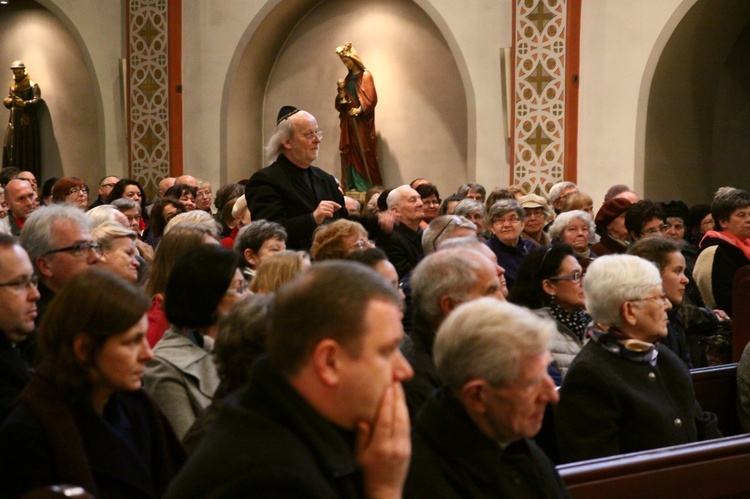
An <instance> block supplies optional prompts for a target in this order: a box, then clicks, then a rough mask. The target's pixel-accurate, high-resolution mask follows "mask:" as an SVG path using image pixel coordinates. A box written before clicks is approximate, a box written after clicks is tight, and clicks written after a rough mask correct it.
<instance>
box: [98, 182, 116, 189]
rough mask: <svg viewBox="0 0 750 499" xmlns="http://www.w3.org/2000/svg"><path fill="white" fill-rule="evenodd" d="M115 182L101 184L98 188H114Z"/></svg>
mask: <svg viewBox="0 0 750 499" xmlns="http://www.w3.org/2000/svg"><path fill="white" fill-rule="evenodd" d="M116 183H117V182H110V183H108V184H102V185H100V186H99V187H110V188H111V187H114V186H115V184H116Z"/></svg>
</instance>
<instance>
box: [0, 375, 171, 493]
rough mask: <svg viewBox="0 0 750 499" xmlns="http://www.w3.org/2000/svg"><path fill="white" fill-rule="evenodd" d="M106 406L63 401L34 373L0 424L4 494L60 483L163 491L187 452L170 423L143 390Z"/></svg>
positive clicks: (101, 490)
mask: <svg viewBox="0 0 750 499" xmlns="http://www.w3.org/2000/svg"><path fill="white" fill-rule="evenodd" d="M104 412H105V416H104V417H102V416H100V415H99V414H97V413H96V412H95V411H94V410H93V409H92V408H91V406H89V405H86V404H83V405H70V404H68V403H66V402H64V401H63V399H62V398H61V397H60V395H59V393H58V392H57V391H56V390H55V389H54V388H53V387H52V386H51V385H50V384H49V383H48V382H46V381H45V380H44V379H43V378H41V377H40V376H39V375H36V377H35V378H33V379H32V381H31V382H30V383H29V385H28V386H27V387H26V389H25V390H24V392H23V395H22V402H21V404H20V405H19V406H18V407H16V409H15V410H14V411H13V412H12V413H11V414H10V416H8V418H7V419H6V420H5V423H4V424H3V426H2V429H0V449H2V452H0V483H1V484H2V487H0V497H18V496H20V495H22V494H24V493H26V492H28V491H30V490H33V489H35V488H38V487H42V486H49V485H56V484H63V483H65V484H69V485H78V486H81V487H84V488H85V489H86V490H87V491H89V492H91V493H93V494H95V495H96V497H106V498H123V499H125V498H153V497H159V496H161V494H162V493H163V492H164V490H165V489H166V485H167V483H168V482H169V480H170V479H171V478H172V477H173V476H174V474H175V473H176V471H177V469H178V468H179V467H180V466H181V465H182V463H183V462H184V460H185V454H184V451H183V450H182V448H181V447H180V444H179V442H178V441H177V437H175V435H174V433H173V432H172V429H171V428H170V427H169V423H167V421H166V419H165V418H164V416H163V415H162V414H161V413H159V412H158V410H157V409H156V406H155V405H154V403H153V402H152V401H151V400H150V399H149V398H148V396H147V395H146V394H145V393H144V392H143V391H141V390H139V391H137V392H132V393H122V392H121V393H115V394H114V395H112V397H111V398H110V400H109V402H108V403H107V406H106V407H105V410H104ZM115 428H117V429H115ZM125 428H127V429H126V430H125ZM122 434H126V435H127V437H125V438H123V436H122Z"/></svg>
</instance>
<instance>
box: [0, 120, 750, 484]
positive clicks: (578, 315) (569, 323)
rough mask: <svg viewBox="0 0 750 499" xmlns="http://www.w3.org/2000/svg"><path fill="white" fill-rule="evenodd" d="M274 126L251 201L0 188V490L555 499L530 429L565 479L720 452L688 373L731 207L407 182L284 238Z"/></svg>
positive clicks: (281, 164)
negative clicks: (628, 461) (682, 451)
mask: <svg viewBox="0 0 750 499" xmlns="http://www.w3.org/2000/svg"><path fill="white" fill-rule="evenodd" d="M288 113H292V114H290V115H289V116H286V117H283V116H280V118H283V119H281V121H280V122H279V125H278V127H279V129H280V133H281V135H280V136H279V137H281V138H279V137H276V138H275V139H274V140H276V141H279V143H278V144H277V145H276V146H275V148H274V149H273V151H275V153H276V154H277V157H276V160H277V161H276V162H275V163H274V164H273V165H272V166H271V167H269V169H271V170H269V172H268V173H267V178H266V177H264V178H255V179H254V180H252V179H251V180H250V181H247V180H245V181H242V182H240V183H230V184H226V185H224V186H221V187H219V188H218V189H217V190H216V196H215V197H214V196H213V191H212V188H211V186H210V185H209V184H208V183H206V182H204V181H202V180H200V179H196V178H194V177H192V176H190V175H184V176H182V177H178V178H168V179H163V181H162V182H160V183H159V191H158V193H157V194H156V196H155V198H153V199H148V198H147V194H146V192H145V190H144V189H143V186H142V185H141V184H140V183H139V182H138V181H136V180H133V179H128V178H119V177H116V176H111V175H110V176H106V177H104V178H102V179H101V180H100V181H99V183H98V192H97V197H96V199H93V202H91V201H92V196H90V195H89V193H90V190H89V187H88V185H94V184H93V183H91V184H87V183H86V181H85V180H84V179H80V178H76V177H62V178H60V179H55V181H54V182H52V183H51V185H50V186H49V188H48V189H47V190H48V192H49V196H50V197H49V199H48V200H45V197H44V195H43V194H44V193H42V192H39V191H38V186H37V184H36V179H33V182H32V180H31V179H30V178H29V177H28V175H27V173H28V172H22V171H13V170H17V169H11V168H8V169H4V170H3V171H2V172H0V173H1V174H0V183H1V184H2V190H0V418H1V421H2V423H1V424H0V448H2V449H4V451H5V450H6V449H9V451H7V452H3V456H4V457H3V458H2V459H0V461H2V462H1V463H0V470H2V471H1V472H0V475H2V474H5V476H2V477H0V480H2V482H3V483H4V484H6V483H8V484H10V485H8V486H7V487H6V488H7V490H8V491H9V492H8V493H9V494H11V495H21V494H23V493H25V492H28V491H30V490H32V489H33V488H36V487H41V486H46V485H53V484H56V483H70V484H74V485H80V486H82V487H84V488H86V489H87V490H88V491H89V492H91V493H92V494H94V495H96V496H99V495H101V496H105V497H110V496H111V497H159V496H162V495H166V496H168V497H183V496H185V494H188V491H190V494H192V495H195V494H198V495H215V496H217V497H221V496H226V497H229V496H233V495H236V494H237V493H238V491H241V490H244V489H243V487H248V486H252V487H256V488H257V490H258V491H259V492H264V493H265V492H267V493H268V494H269V495H276V496H284V495H287V496H288V495H290V494H291V495H306V496H320V497H331V496H343V497H358V496H362V495H367V494H371V495H384V496H398V495H400V494H402V493H403V494H404V495H405V496H407V497H424V496H426V495H433V494H434V495H440V491H443V492H445V495H446V496H463V497H467V496H475V495H482V494H485V493H489V494H490V495H492V493H493V492H492V491H493V490H494V494H500V493H501V492H500V491H505V492H503V493H507V494H511V492H508V491H510V490H513V489H514V484H515V485H516V486H517V487H516V488H515V490H516V493H517V494H521V495H522V494H524V493H529V494H538V495H543V494H544V493H546V494H548V495H549V497H567V492H566V491H565V488H564V485H563V484H562V482H561V481H560V479H559V476H558V475H557V473H556V471H555V469H554V467H553V465H552V463H551V461H550V460H549V459H548V458H547V456H545V455H544V453H543V451H542V450H541V449H540V448H539V447H537V446H536V445H535V444H534V443H533V438H534V436H535V435H537V433H538V432H539V431H540V428H541V426H542V421H543V420H544V421H545V424H550V425H552V426H551V429H550V428H547V430H548V431H550V432H552V434H553V437H554V438H555V439H556V443H555V446H556V451H557V452H556V453H555V454H554V455H553V456H552V457H553V458H554V459H560V460H561V461H565V462H570V461H577V460H583V459H590V458H595V457H603V456H609V455H615V454H621V453H627V452H637V451H642V450H647V449H651V448H655V447H661V446H667V445H676V444H681V443H688V442H695V441H700V440H705V439H709V438H717V437H720V436H721V434H720V433H719V431H718V429H717V425H716V420H715V417H713V415H712V414H710V413H706V412H704V411H702V409H701V408H700V406H699V405H698V403H697V402H696V400H695V393H694V391H693V389H692V384H691V380H690V375H689V371H688V370H689V369H690V368H693V367H701V366H705V365H707V364H708V363H710V362H711V363H713V362H716V359H714V358H709V357H707V352H706V343H705V342H704V339H705V338H707V337H709V336H712V335H716V334H726V332H727V331H729V330H730V329H731V328H730V327H729V326H728V324H730V321H731V315H732V277H733V276H734V273H735V272H736V271H737V270H738V269H739V268H741V267H743V266H745V265H748V264H750V239H749V238H750V193H748V192H747V191H744V190H742V189H737V188H733V187H725V188H721V189H719V190H718V191H717V192H716V194H715V196H714V198H713V199H711V200H706V201H707V202H706V203H704V204H701V205H696V206H693V207H688V206H687V205H686V204H685V203H684V202H682V201H679V200H666V201H659V200H650V199H639V197H638V196H637V195H636V194H635V193H634V192H633V191H632V190H630V189H629V188H627V187H626V186H622V185H618V186H613V188H612V189H610V191H609V192H608V193H607V196H606V198H605V200H604V201H603V202H602V203H596V202H595V201H594V200H592V199H591V197H590V196H589V195H587V194H586V193H583V192H581V191H579V189H578V186H577V185H576V184H574V183H572V182H559V183H557V184H555V185H552V186H550V189H549V190H548V191H546V192H539V191H536V192H525V191H524V190H523V189H521V188H519V187H518V186H497V187H496V188H494V189H493V190H492V191H491V192H489V195H488V194H487V191H488V189H485V187H484V186H482V185H480V184H476V183H468V184H464V185H461V186H456V188H455V193H451V194H450V195H446V196H445V197H444V198H441V196H440V194H439V193H438V189H437V187H436V186H434V185H432V184H431V183H430V182H429V180H427V179H417V180H416V181H415V182H413V183H412V185H400V186H390V188H385V187H382V188H380V187H379V188H374V189H372V190H371V192H368V193H367V197H365V196H364V193H363V195H362V197H360V198H359V199H358V201H359V205H358V206H355V204H354V203H353V202H352V201H354V199H352V198H350V199H344V192H343V189H342V190H341V191H338V190H337V191H336V193H334V194H330V193H329V194H326V196H328V197H325V196H324V197H323V198H322V199H319V200H318V203H317V204H312V203H308V200H307V199H303V200H297V201H295V202H296V203H297V204H298V205H299V206H297V205H295V210H296V211H295V212H294V216H291V215H290V214H289V213H285V211H284V206H285V205H284V202H285V201H284V199H285V196H289V195H290V194H289V192H290V191H289V190H288V187H289V186H279V185H275V184H274V182H276V183H278V182H282V183H283V182H286V181H287V180H284V178H286V177H278V178H276V177H274V174H273V172H272V169H273V168H275V167H278V168H280V169H281V170H284V171H287V173H288V171H289V169H293V168H295V167H300V168H301V169H303V168H304V167H303V166H302V164H304V163H307V164H308V167H307V168H313V167H311V166H309V161H310V158H309V154H308V155H307V156H306V153H305V152H304V150H303V151H302V152H300V150H298V149H297V148H298V147H301V146H300V144H298V143H297V142H295V141H294V140H290V139H284V138H283V137H284V135H283V134H284V133H288V134H292V136H293V137H296V135H294V134H295V133H296V131H298V130H299V131H300V133H302V138H305V140H306V141H307V142H310V143H313V144H316V143H318V142H319V141H320V136H319V135H318V134H317V132H316V129H315V127H314V126H313V125H314V123H313V121H311V119H312V120H314V118H313V117H312V116H311V115H309V114H308V113H304V111H300V110H296V111H293V110H292V109H290V110H288ZM302 113H304V114H302ZM285 122H289V123H288V124H285ZM285 127H287V128H285ZM300 127H301V128H300ZM306 127H307V128H306ZM308 130H311V131H309V132H308ZM303 142H304V141H303ZM303 145H304V144H303ZM295 165H296V166H295ZM5 170H8V171H5ZM303 171H306V170H304V169H303ZM264 175H266V173H265V172H264ZM303 175H307V174H306V173H305V174H303ZM325 175H328V174H325V173H324V172H322V171H315V172H312V173H310V177H309V178H306V177H300V178H296V177H295V178H293V179H292V180H291V184H292V187H293V189H296V190H304V189H305V188H307V187H309V186H310V185H314V183H315V182H320V185H325V186H326V189H327V188H328V185H329V184H328V181H329V180H331V179H332V177H331V179H328V177H325ZM290 178H291V177H290ZM279 179H281V180H279ZM331 181H332V180H331ZM386 187H388V186H386ZM274 189H276V191H274ZM315 189H316V190H314V191H313V192H314V193H317V194H319V193H320V192H323V191H326V189H322V190H318V189H317V188H315ZM271 192H276V195H271ZM446 192H447V193H450V190H447V191H446ZM92 194H93V193H92ZM317 194H316V195H317ZM339 195H340V196H341V197H339ZM352 196H356V194H353V193H352ZM342 200H343V201H344V203H348V204H347V205H346V206H348V209H344V208H345V206H344V203H342V202H340V201H342ZM212 201H213V203H212ZM212 205H213V207H214V208H215V210H213V211H212ZM305 206H309V211H307V212H306V213H305V212H304V210H305V209H307V208H305ZM254 207H255V208H259V211H260V212H261V213H264V214H266V215H267V216H268V217H269V218H267V219H263V218H258V219H256V218H255V217H254V215H255V213H254V212H253V208H254ZM290 234H291V235H292V238H293V239H292V246H290V248H293V249H290V248H287V244H288V243H289V240H290ZM506 297H507V300H508V302H510V303H512V304H513V305H511V304H501V302H504V301H506ZM402 311H403V312H402ZM493 318H494V319H493ZM271 319H273V320H271ZM501 319H502V320H501ZM501 323H502V324H501ZM531 330H534V331H536V333H538V334H535V335H529V334H524V331H531ZM532 336H533V337H532ZM748 352H750V351H747V352H746V355H744V356H743V360H742V362H741V365H740V369H739V370H738V372H739V376H740V377H739V378H738V391H739V393H740V399H739V401H738V404H739V408H740V419H741V420H742V418H743V411H744V413H745V414H750V409H747V407H750V403H748V402H747V401H748V400H750V375H748V374H747V373H748V372H750V353H748ZM493 364H500V365H499V366H494V365H493ZM506 364H507V365H506ZM743 366H745V367H743ZM555 385H557V386H558V387H559V392H558V391H555V389H554V386H555ZM558 399H559V400H558ZM42 400H48V401H49V403H48V404H44V403H41V401H42ZM548 405H551V406H554V410H553V411H552V412H553V414H554V419H553V420H552V421H550V422H549V423H547V419H546V418H545V414H547V417H548V416H549V413H550V409H547V406H548ZM748 421H750V416H747V417H746V421H745V430H748V429H750V422H748ZM412 427H413V431H414V433H413V448H411V447H410V445H409V441H410V437H409V429H410V428H412ZM61 431H65V432H66V433H65V436H61V434H60V432H61ZM290 431H291V433H290ZM451 432H454V434H452V435H449V433H451ZM441 438H444V440H441ZM498 443H499V444H500V446H497V445H496V444H498ZM249 448H252V450H247V449H249ZM184 449H188V450H189V451H190V457H186V456H187V455H186V453H185V451H184ZM545 450H547V449H546V448H545ZM473 453H476V455H474V454H473ZM483 453H486V454H483ZM279 454H284V455H283V456H280V455H279ZM410 455H411V456H413V457H412V458H411V468H410V467H409V461H410ZM311 456H316V457H311ZM233 459H234V460H233ZM464 460H465V461H464ZM32 463H41V464H36V465H33V464H32ZM243 467H255V468H256V469H255V470H254V471H252V472H247V473H240V472H239V471H238V470H240V469H243ZM503 467H507V469H505V468H503ZM19 469H23V473H15V471H16V470H19ZM503 469H505V471H502V470H503ZM180 470H182V471H180ZM498 470H500V471H498ZM478 471H480V472H482V473H488V474H489V473H501V474H502V473H515V474H516V475H513V476H517V477H519V478H518V480H515V479H513V478H508V477H509V476H510V475H507V476H506V475H503V476H504V477H505V478H502V479H498V480H496V481H493V479H492V477H485V478H483V477H482V476H481V474H480V475H477V472H478ZM232 473H236V474H238V475H242V476H241V478H240V477H238V480H237V481H236V482H234V481H232V480H231V479H230V477H231V476H233V475H232ZM543 491H546V492H543ZM190 494H188V495H190ZM0 495H2V494H0Z"/></svg>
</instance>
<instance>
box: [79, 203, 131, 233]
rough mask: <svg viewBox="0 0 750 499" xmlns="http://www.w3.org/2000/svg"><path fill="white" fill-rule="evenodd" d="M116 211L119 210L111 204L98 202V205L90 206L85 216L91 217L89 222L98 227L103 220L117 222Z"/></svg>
mask: <svg viewBox="0 0 750 499" xmlns="http://www.w3.org/2000/svg"><path fill="white" fill-rule="evenodd" d="M120 199H124V198H120ZM125 201H130V202H132V203H134V201H132V200H130V199H125ZM116 211H120V210H118V209H117V207H115V206H112V205H111V204H100V205H99V206H96V207H94V208H91V209H90V210H89V211H87V212H86V216H87V217H89V218H90V219H91V224H92V225H93V226H94V227H99V226H100V225H101V224H103V223H105V222H117V218H115V212H116Z"/></svg>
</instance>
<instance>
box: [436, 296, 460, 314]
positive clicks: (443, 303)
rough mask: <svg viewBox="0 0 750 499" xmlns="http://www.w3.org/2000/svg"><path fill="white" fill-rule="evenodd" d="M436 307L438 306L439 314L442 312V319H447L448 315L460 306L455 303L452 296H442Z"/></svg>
mask: <svg viewBox="0 0 750 499" xmlns="http://www.w3.org/2000/svg"><path fill="white" fill-rule="evenodd" d="M438 305H439V306H440V312H442V314H443V317H448V314H449V313H451V312H452V311H453V309H454V308H456V307H457V306H458V305H460V304H459V303H458V302H456V300H454V299H453V297H452V296H450V295H443V296H441V297H440V300H438Z"/></svg>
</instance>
